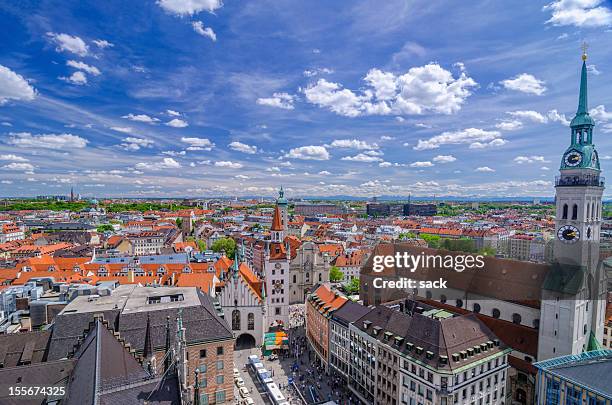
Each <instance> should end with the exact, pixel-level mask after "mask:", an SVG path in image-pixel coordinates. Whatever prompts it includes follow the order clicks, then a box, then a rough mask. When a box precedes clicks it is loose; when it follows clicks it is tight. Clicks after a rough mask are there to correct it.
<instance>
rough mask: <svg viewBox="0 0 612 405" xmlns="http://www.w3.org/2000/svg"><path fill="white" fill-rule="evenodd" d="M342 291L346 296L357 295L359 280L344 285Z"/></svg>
mask: <svg viewBox="0 0 612 405" xmlns="http://www.w3.org/2000/svg"><path fill="white" fill-rule="evenodd" d="M344 289H345V290H346V292H347V293H348V294H359V279H358V278H354V279H352V280H351V281H349V282H348V283H346V284H344Z"/></svg>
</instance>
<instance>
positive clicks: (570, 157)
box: [563, 150, 582, 167]
mask: <svg viewBox="0 0 612 405" xmlns="http://www.w3.org/2000/svg"><path fill="white" fill-rule="evenodd" d="M563 160H564V161H565V164H566V165H567V166H571V167H574V166H578V165H579V164H580V162H582V154H581V153H580V152H578V151H575V150H573V151H571V152H569V153H568V154H567V155H565V157H564V158H563Z"/></svg>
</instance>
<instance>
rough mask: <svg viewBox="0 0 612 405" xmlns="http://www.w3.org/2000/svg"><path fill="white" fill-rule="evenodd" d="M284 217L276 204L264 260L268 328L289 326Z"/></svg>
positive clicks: (287, 253) (287, 250)
mask: <svg viewBox="0 0 612 405" xmlns="http://www.w3.org/2000/svg"><path fill="white" fill-rule="evenodd" d="M281 198H282V189H281ZM282 215H283V214H282V208H281V205H280V204H276V207H274V216H273V217H272V226H271V227H270V240H269V242H267V250H266V255H265V258H264V279H265V284H266V297H265V300H266V317H267V322H268V325H267V328H274V327H277V326H284V327H287V326H288V324H289V263H290V251H289V247H288V243H286V241H285V227H284V226H283V223H282V221H283V220H282ZM285 224H286V223H285ZM285 226H286V225H285Z"/></svg>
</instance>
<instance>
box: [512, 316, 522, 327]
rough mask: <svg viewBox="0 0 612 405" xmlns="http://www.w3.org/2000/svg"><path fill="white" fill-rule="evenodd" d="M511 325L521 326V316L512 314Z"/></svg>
mask: <svg viewBox="0 0 612 405" xmlns="http://www.w3.org/2000/svg"><path fill="white" fill-rule="evenodd" d="M512 323H516V324H518V325H520V324H521V315H520V314H516V313H514V314H512Z"/></svg>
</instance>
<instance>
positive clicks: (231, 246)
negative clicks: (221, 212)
mask: <svg viewBox="0 0 612 405" xmlns="http://www.w3.org/2000/svg"><path fill="white" fill-rule="evenodd" d="M211 249H212V250H213V252H221V251H224V252H225V255H226V256H227V257H229V258H230V259H233V258H234V254H235V253H236V241H235V240H234V239H232V238H221V239H217V240H216V241H215V242H214V243H213V244H212V246H211Z"/></svg>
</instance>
